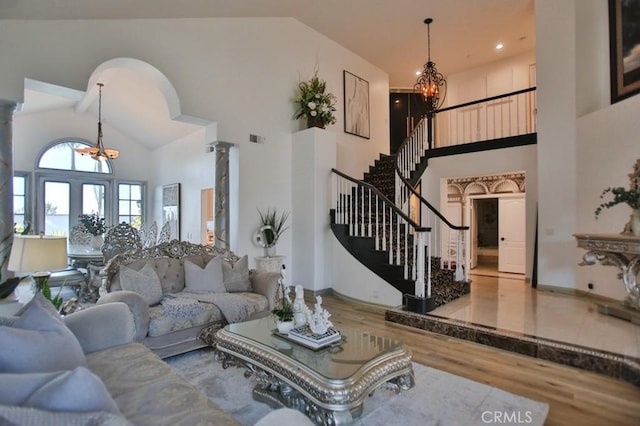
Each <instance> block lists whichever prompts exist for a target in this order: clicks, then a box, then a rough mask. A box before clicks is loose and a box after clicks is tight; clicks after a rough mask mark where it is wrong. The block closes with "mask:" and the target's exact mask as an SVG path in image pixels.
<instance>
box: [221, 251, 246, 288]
mask: <svg viewBox="0 0 640 426" xmlns="http://www.w3.org/2000/svg"><path fill="white" fill-rule="evenodd" d="M222 276H223V278H224V286H225V288H226V289H227V291H228V292H231V293H233V292H237V291H251V281H250V280H249V256H247V255H246V254H245V255H244V256H242V258H240V260H238V261H237V262H236V264H235V265H233V266H232V265H231V263H230V262H226V261H223V262H222Z"/></svg>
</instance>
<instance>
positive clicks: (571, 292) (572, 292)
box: [537, 284, 622, 304]
mask: <svg viewBox="0 0 640 426" xmlns="http://www.w3.org/2000/svg"><path fill="white" fill-rule="evenodd" d="M537 289H538V290H542V291H550V292H553V293H560V294H566V295H568V296H579V297H585V298H587V299H592V300H594V301H596V302H604V303H611V304H616V303H617V304H619V303H621V302H622V301H620V300H617V299H612V298H611V297H607V296H602V295H600V294H596V293H591V292H589V291H584V290H581V289H579V288H568V287H557V286H553V285H546V284H538V287H537Z"/></svg>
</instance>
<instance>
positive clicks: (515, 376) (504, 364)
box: [307, 295, 640, 426]
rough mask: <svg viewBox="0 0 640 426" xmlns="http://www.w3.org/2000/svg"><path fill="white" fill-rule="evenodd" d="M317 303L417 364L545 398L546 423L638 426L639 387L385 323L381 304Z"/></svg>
mask: <svg viewBox="0 0 640 426" xmlns="http://www.w3.org/2000/svg"><path fill="white" fill-rule="evenodd" d="M307 302H308V304H310V306H311V305H312V303H311V302H310V301H307ZM323 305H324V307H325V308H326V309H327V310H329V312H331V314H332V316H331V320H332V321H333V323H334V324H335V325H336V326H337V328H339V327H340V326H341V325H345V326H348V327H352V328H359V329H362V330H367V331H370V332H372V333H375V334H378V335H381V336H388V337H392V338H394V339H397V340H400V341H402V342H403V343H405V344H406V345H407V346H408V347H409V348H410V349H411V351H412V352H413V359H414V360H415V361H416V362H418V363H421V364H424V365H428V366H430V367H433V368H437V369H440V370H443V371H447V372H449V373H452V374H456V375H458V376H461V377H466V378H468V379H471V380H474V381H476V382H480V383H485V384H488V385H491V386H495V387H497V388H500V389H503V390H505V391H507V392H511V393H514V394H518V395H522V396H524V397H527V398H531V399H534V400H537V401H542V402H546V403H548V404H549V407H550V408H549V415H548V417H547V421H546V423H545V424H546V425H550V426H554V425H582V426H584V425H594V426H602V425H607V426H611V425H640V388H637V387H635V386H633V385H630V384H628V383H625V382H623V381H619V380H615V379H612V378H609V377H606V376H602V375H598V374H594V373H589V372H587V371H583V370H578V369H575V368H571V367H565V366H562V365H559V364H554V363H551V362H547V361H544V360H540V359H536V358H531V357H527V356H524V355H518V354H515V353H512V352H507V351H503V350H500V349H495V348H491V347H489V346H484V345H480V344H477V343H472V342H468V341H465V340H458V339H455V338H452V337H448V336H444V335H439V334H434V333H430V332H428V331H424V330H419V329H415V328H411V327H406V326H403V325H399V324H395V323H391V322H387V321H385V320H384V309H382V308H377V307H372V306H368V305H364V304H358V303H354V302H351V301H347V300H343V299H341V298H339V297H338V296H335V295H324V296H323Z"/></svg>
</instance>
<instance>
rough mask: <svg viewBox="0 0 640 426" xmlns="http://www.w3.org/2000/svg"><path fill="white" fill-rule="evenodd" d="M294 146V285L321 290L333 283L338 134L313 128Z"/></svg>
mask: <svg viewBox="0 0 640 426" xmlns="http://www.w3.org/2000/svg"><path fill="white" fill-rule="evenodd" d="M292 144H293V147H292V162H293V164H292V168H291V170H292V179H291V180H292V182H293V188H292V190H293V193H292V212H291V230H292V233H293V240H292V242H293V250H292V253H293V255H292V259H291V263H292V268H291V271H292V274H291V283H292V284H294V285H297V284H300V285H302V286H303V287H304V288H305V289H307V290H312V291H317V290H322V289H325V288H330V287H332V282H333V276H332V269H331V265H330V262H331V240H330V238H333V236H332V235H331V228H330V218H329V210H330V209H331V207H332V206H331V169H332V168H335V167H336V135H335V133H333V132H331V131H329V130H324V129H319V128H316V127H313V128H310V129H306V130H302V131H300V132H297V133H294V134H293V137H292Z"/></svg>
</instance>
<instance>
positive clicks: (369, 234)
mask: <svg viewBox="0 0 640 426" xmlns="http://www.w3.org/2000/svg"><path fill="white" fill-rule="evenodd" d="M368 193H369V233H368V235H367V236H369V237H371V236H372V234H371V189H368Z"/></svg>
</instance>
